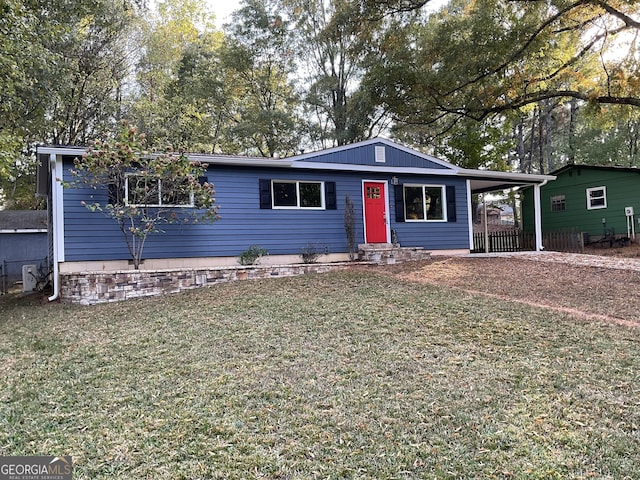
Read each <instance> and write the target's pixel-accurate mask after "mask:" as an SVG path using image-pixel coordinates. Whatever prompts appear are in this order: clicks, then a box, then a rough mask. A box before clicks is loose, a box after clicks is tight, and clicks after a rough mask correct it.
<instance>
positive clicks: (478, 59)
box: [378, 0, 640, 123]
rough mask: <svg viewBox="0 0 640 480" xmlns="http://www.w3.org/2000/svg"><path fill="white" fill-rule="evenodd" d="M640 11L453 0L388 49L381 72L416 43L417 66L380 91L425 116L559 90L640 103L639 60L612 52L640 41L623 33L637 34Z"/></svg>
mask: <svg viewBox="0 0 640 480" xmlns="http://www.w3.org/2000/svg"><path fill="white" fill-rule="evenodd" d="M390 3H392V4H394V5H396V6H397V5H398V3H397V2H390ZM637 14H638V7H637V3H636V2H617V1H613V0H612V1H610V2H604V1H596V0H577V1H568V0H550V1H549V2H546V1H545V2H543V1H537V0H530V1H528V0H523V1H516V2H512V1H507V0H477V1H474V2H470V1H467V0H453V1H452V2H451V3H450V4H449V6H448V7H447V8H445V9H444V10H442V11H441V12H440V13H439V14H438V15H436V16H433V17H432V18H431V19H430V20H429V21H428V22H426V23H425V24H424V27H423V28H421V29H419V30H418V31H417V33H415V34H414V35H413V39H412V41H411V42H408V43H405V44H403V45H400V46H397V48H394V49H392V50H390V51H389V52H388V53H387V55H386V56H385V62H386V68H384V69H378V72H379V73H380V72H383V71H386V72H387V74H390V73H392V72H394V71H396V70H395V69H396V68H397V67H398V64H397V62H398V59H403V58H406V57H407V52H406V50H408V51H409V52H408V54H409V56H410V58H411V63H410V68H409V69H410V72H409V74H408V75H406V76H405V77H402V78H397V77H396V78H391V77H390V76H389V75H387V77H386V78H385V75H384V74H383V75H381V76H380V75H379V76H378V78H379V79H380V80H381V82H380V84H381V85H382V88H381V89H380V92H381V94H382V98H383V99H384V100H385V101H387V102H389V104H390V105H391V106H392V108H393V109H394V111H395V112H396V113H397V115H398V116H399V117H401V118H404V119H406V120H407V121H411V122H420V123H425V122H430V121H434V120H437V119H439V118H441V117H442V116H448V117H454V116H459V115H464V116H468V117H470V118H474V119H477V120H482V119H484V118H487V117H488V116H491V115H493V114H496V113H500V112H505V111H508V110H513V109H517V108H519V107H522V106H525V105H529V104H536V103H538V102H541V101H545V100H547V99H552V98H556V99H570V98H576V99H579V100H583V101H589V102H596V103H601V104H628V105H633V106H640V98H638V96H637V85H638V84H639V82H640V80H639V79H638V78H639V77H638V68H637V64H638V61H639V60H638V59H637V58H635V56H634V57H633V58H628V59H627V60H626V62H625V61H622V60H621V59H620V58H619V57H615V56H612V55H610V54H608V52H611V51H612V50H614V49H616V48H618V47H619V46H620V45H621V43H624V42H627V43H629V42H631V43H633V42H635V41H636V40H635V37H633V36H631V37H627V38H626V39H625V38H624V37H622V35H623V34H624V33H625V32H632V33H637V31H638V27H639V26H640V23H639V22H638V21H636V20H634V18H633V17H634V16H637ZM627 48H631V47H630V46H629V45H627ZM404 66H407V64H406V63H404ZM392 80H396V81H395V82H394V81H392Z"/></svg>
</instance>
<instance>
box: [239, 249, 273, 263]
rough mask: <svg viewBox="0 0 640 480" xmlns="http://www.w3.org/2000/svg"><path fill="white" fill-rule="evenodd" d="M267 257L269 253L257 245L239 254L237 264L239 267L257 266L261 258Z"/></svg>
mask: <svg viewBox="0 0 640 480" xmlns="http://www.w3.org/2000/svg"><path fill="white" fill-rule="evenodd" d="M267 255H269V252H268V251H267V250H265V249H264V248H262V247H259V246H258V245H251V246H250V247H249V248H248V249H246V250H245V251H244V252H242V253H241V254H240V257H239V258H238V262H239V263H240V265H257V264H258V263H259V262H260V259H261V258H262V257H265V256H267Z"/></svg>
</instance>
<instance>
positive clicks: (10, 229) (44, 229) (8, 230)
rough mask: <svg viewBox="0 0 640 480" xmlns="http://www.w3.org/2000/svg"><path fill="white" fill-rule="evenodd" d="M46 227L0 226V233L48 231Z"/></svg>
mask: <svg viewBox="0 0 640 480" xmlns="http://www.w3.org/2000/svg"><path fill="white" fill-rule="evenodd" d="M47 232H48V230H47V229H46V228H0V233H47Z"/></svg>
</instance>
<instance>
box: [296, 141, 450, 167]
mask: <svg viewBox="0 0 640 480" xmlns="http://www.w3.org/2000/svg"><path fill="white" fill-rule="evenodd" d="M376 146H384V147H385V151H386V161H385V163H377V162H376V161H375V148H376ZM301 161H303V162H317V163H337V164H345V165H370V166H387V167H410V168H430V169H431V168H433V169H445V170H446V169H447V167H446V166H444V165H441V164H440V163H436V162H433V161H431V160H429V159H427V158H423V157H421V156H419V155H416V154H412V153H409V152H405V151H402V150H400V149H399V148H394V147H391V146H389V145H386V144H384V143H380V144H372V145H363V146H360V147H354V148H348V149H345V150H341V151H337V152H328V153H324V154H323V153H319V154H317V155H314V156H313V157H311V158H308V159H304V160H301Z"/></svg>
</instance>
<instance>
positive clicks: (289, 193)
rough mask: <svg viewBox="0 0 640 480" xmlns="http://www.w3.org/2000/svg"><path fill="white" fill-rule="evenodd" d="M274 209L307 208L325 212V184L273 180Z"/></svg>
mask: <svg viewBox="0 0 640 480" xmlns="http://www.w3.org/2000/svg"><path fill="white" fill-rule="evenodd" d="M271 198H272V199H273V208H274V209H278V208H305V209H310V210H323V209H324V208H325V200H324V182H309V181H302V180H272V181H271Z"/></svg>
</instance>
